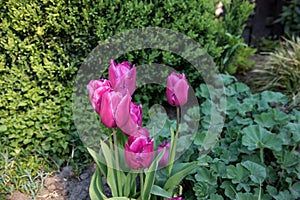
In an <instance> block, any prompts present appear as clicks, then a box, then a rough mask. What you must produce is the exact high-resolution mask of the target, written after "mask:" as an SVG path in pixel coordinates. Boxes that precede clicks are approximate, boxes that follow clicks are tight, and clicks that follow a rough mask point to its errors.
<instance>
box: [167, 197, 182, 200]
mask: <svg viewBox="0 0 300 200" xmlns="http://www.w3.org/2000/svg"><path fill="white" fill-rule="evenodd" d="M168 200H183V198H182V197H174V198H169V199H168Z"/></svg>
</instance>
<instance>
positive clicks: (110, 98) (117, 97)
mask: <svg viewBox="0 0 300 200" xmlns="http://www.w3.org/2000/svg"><path fill="white" fill-rule="evenodd" d="M123 98H127V96H123V94H122V93H120V92H116V91H113V90H110V91H107V92H106V93H104V94H103V96H102V101H101V109H100V118H101V121H102V123H103V124H104V125H105V126H106V127H108V128H115V127H117V123H116V120H115V112H116V110H117V107H118V105H119V104H120V102H121V100H122V99H123Z"/></svg>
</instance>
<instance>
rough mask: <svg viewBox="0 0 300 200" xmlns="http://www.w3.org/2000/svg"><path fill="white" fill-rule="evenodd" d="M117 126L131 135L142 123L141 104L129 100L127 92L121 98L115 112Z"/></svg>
mask: <svg viewBox="0 0 300 200" xmlns="http://www.w3.org/2000/svg"><path fill="white" fill-rule="evenodd" d="M115 119H116V123H117V126H118V127H119V128H120V129H121V130H122V131H123V132H124V133H125V134H127V135H131V134H132V133H133V132H135V131H136V130H137V129H138V128H139V127H140V126H141V125H142V105H137V104H135V103H132V102H131V96H130V94H129V92H127V95H126V96H125V97H124V98H123V99H122V101H121V102H120V104H119V105H118V107H117V110H116V113H115Z"/></svg>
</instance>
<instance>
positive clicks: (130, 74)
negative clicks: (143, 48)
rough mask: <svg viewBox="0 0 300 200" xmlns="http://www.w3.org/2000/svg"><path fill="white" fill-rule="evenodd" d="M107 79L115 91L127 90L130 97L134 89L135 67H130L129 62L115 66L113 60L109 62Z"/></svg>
mask: <svg viewBox="0 0 300 200" xmlns="http://www.w3.org/2000/svg"><path fill="white" fill-rule="evenodd" d="M108 79H109V80H110V82H111V85H112V87H113V89H114V90H115V91H119V92H120V91H124V90H128V91H129V93H130V95H132V94H133V92H134V90H135V89H136V67H135V66H134V65H133V66H132V67H131V66H130V63H129V62H122V63H121V64H118V65H117V64H116V63H115V61H114V60H111V61H110V67H109V70H108Z"/></svg>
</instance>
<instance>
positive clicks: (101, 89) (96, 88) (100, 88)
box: [87, 79, 112, 114]
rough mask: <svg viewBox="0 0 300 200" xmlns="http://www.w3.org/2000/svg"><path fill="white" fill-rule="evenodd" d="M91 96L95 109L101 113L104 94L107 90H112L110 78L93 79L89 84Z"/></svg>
mask: <svg viewBox="0 0 300 200" xmlns="http://www.w3.org/2000/svg"><path fill="white" fill-rule="evenodd" d="M87 89H88V91H89V97H90V101H91V104H92V106H93V108H94V110H95V111H96V112H97V113H98V114H100V108H101V101H102V96H103V94H104V93H105V92H107V91H110V90H112V88H111V84H110V82H109V81H108V80H105V79H100V80H91V81H90V82H89V84H88V85H87Z"/></svg>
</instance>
